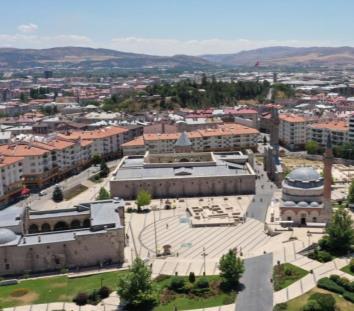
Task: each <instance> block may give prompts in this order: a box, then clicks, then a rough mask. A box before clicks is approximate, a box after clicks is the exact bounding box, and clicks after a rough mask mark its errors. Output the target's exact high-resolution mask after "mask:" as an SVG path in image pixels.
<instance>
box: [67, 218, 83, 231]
mask: <svg viewBox="0 0 354 311" xmlns="http://www.w3.org/2000/svg"><path fill="white" fill-rule="evenodd" d="M80 226H81V224H80V220H77V219H74V220H73V221H72V222H71V224H70V227H71V229H77V228H80Z"/></svg>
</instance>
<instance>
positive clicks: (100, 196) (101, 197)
mask: <svg viewBox="0 0 354 311" xmlns="http://www.w3.org/2000/svg"><path fill="white" fill-rule="evenodd" d="M110 198H111V194H110V193H109V192H108V191H107V190H106V188H105V187H101V188H100V192H99V193H98V196H97V198H96V200H108V199H110Z"/></svg>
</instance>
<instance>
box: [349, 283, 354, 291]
mask: <svg viewBox="0 0 354 311" xmlns="http://www.w3.org/2000/svg"><path fill="white" fill-rule="evenodd" d="M348 290H349V291H350V292H354V281H352V282H351V283H350V289H348Z"/></svg>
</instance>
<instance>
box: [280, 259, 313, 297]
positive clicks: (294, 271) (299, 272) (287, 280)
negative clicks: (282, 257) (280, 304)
mask: <svg viewBox="0 0 354 311" xmlns="http://www.w3.org/2000/svg"><path fill="white" fill-rule="evenodd" d="M307 274H308V272H307V271H306V270H303V269H301V268H299V267H297V266H294V265H292V264H290V263H284V264H278V265H276V266H274V268H273V287H274V290H275V291H278V290H281V289H283V288H286V287H288V286H289V285H291V284H292V283H294V282H296V281H297V280H300V279H301V278H303V277H304V276H305V275H307Z"/></svg>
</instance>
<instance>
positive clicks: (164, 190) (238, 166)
mask: <svg viewBox="0 0 354 311" xmlns="http://www.w3.org/2000/svg"><path fill="white" fill-rule="evenodd" d="M188 148H189V142H188V140H185V139H181V140H179V142H178V144H177V146H176V149H178V150H183V151H184V152H187V151H188ZM255 183H256V175H255V172H254V170H253V168H252V166H251V165H250V164H249V157H248V156H247V155H244V154H243V153H242V152H220V153H214V152H198V153H193V152H190V153H169V154H149V153H148V152H147V153H146V154H145V156H126V157H124V158H123V159H122V161H121V162H120V164H119V165H118V167H117V169H116V173H115V175H114V176H113V178H112V180H111V181H110V189H111V194H112V196H113V197H116V196H117V197H120V198H123V199H127V200H134V199H135V198H136V196H137V193H138V192H139V191H140V190H141V189H144V190H145V191H148V192H149V193H150V194H151V195H152V197H153V198H165V197H166V198H177V197H194V196H217V195H237V194H254V193H255Z"/></svg>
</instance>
